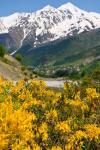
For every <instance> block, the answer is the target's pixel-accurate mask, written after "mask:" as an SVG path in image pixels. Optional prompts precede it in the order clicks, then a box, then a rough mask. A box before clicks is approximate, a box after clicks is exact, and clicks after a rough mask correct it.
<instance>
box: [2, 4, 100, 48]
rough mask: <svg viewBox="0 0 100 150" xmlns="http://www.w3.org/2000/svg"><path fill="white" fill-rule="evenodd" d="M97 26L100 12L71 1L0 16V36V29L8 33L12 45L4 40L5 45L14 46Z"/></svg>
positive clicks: (99, 20)
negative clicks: (86, 9) (37, 9)
mask: <svg viewBox="0 0 100 150" xmlns="http://www.w3.org/2000/svg"><path fill="white" fill-rule="evenodd" d="M99 27H100V14H97V13H90V12H86V11H83V10H81V9H79V8H78V7H76V6H74V5H73V4H71V3H67V4H65V5H62V6H61V7H59V8H57V9H56V8H54V7H52V6H49V5H48V6H46V7H44V8H43V9H41V10H39V11H36V12H34V13H15V14H12V15H11V16H7V17H1V18H0V34H1V35H0V39H2V36H4V34H3V33H6V34H9V36H10V37H11V38H12V39H13V41H12V45H11V44H10V42H8V43H6V42H5V43H6V47H7V48H8V49H17V48H20V47H21V46H23V45H25V44H29V45H32V47H36V46H38V45H41V44H44V43H48V42H50V41H54V40H57V39H62V38H64V37H68V36H73V35H76V34H80V33H82V32H84V31H90V30H93V29H97V28H99ZM5 40H6V39H5ZM0 43H2V40H0ZM3 44H4V43H3Z"/></svg>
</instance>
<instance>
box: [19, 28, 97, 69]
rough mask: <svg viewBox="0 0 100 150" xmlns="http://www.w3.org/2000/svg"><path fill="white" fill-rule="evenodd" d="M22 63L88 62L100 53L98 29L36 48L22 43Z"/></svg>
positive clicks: (34, 64)
mask: <svg viewBox="0 0 100 150" xmlns="http://www.w3.org/2000/svg"><path fill="white" fill-rule="evenodd" d="M18 53H20V54H21V55H22V56H23V63H25V64H26V65H31V66H49V67H50V66H56V67H59V66H69V65H73V64H74V65H76V64H81V63H84V64H88V63H90V62H92V61H93V60H95V59H96V58H97V57H98V56H99V55H100V29H97V30H93V31H91V32H84V33H82V34H79V35H77V36H74V37H69V38H66V39H62V40H58V41H55V42H51V43H49V44H46V45H42V46H40V47H37V48H33V47H32V46H30V45H28V44H27V45H24V46H23V47H22V48H21V49H19V52H18Z"/></svg>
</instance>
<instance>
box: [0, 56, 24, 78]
mask: <svg viewBox="0 0 100 150" xmlns="http://www.w3.org/2000/svg"><path fill="white" fill-rule="evenodd" d="M0 76H3V77H4V78H6V79H11V80H14V81H16V80H18V79H22V78H24V77H25V75H24V73H23V72H22V71H21V64H20V63H19V62H18V61H17V60H15V59H14V58H13V57H11V56H9V55H5V58H0Z"/></svg>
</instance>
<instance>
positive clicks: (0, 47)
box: [0, 45, 6, 57]
mask: <svg viewBox="0 0 100 150" xmlns="http://www.w3.org/2000/svg"><path fill="white" fill-rule="evenodd" d="M5 52H6V50H5V48H4V46H3V45H0V57H4V55H5Z"/></svg>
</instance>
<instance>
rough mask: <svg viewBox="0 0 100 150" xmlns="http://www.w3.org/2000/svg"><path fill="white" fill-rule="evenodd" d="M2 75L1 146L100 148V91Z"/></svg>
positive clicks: (0, 149) (19, 149)
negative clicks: (50, 86) (49, 86)
mask: <svg viewBox="0 0 100 150" xmlns="http://www.w3.org/2000/svg"><path fill="white" fill-rule="evenodd" d="M84 91H85V93H84V95H83V91H82V93H81V90H80V89H79V87H78V88H77V87H76V86H75V85H74V86H73V85H71V84H69V83H65V85H64V89H62V90H61V91H58V90H56V91H55V90H53V89H49V88H48V87H47V86H46V84H45V82H44V81H37V80H30V81H28V82H25V81H24V80H20V81H18V82H16V83H15V82H12V81H8V80H4V78H3V77H0V150H86V149H90V150H91V149H94V150H95V149H99V144H100V93H98V92H97V91H96V89H94V88H87V89H86V90H84Z"/></svg>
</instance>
